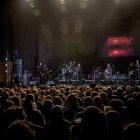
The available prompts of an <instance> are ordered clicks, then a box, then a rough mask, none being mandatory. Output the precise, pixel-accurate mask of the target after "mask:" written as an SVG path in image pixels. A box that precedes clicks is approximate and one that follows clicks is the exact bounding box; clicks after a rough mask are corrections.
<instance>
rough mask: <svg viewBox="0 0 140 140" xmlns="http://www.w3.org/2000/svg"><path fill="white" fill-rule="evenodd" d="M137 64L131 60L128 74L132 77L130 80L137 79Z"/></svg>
mask: <svg viewBox="0 0 140 140" xmlns="http://www.w3.org/2000/svg"><path fill="white" fill-rule="evenodd" d="M136 69H137V67H136V65H134V63H133V62H130V64H129V67H128V74H129V77H130V82H135V79H136Z"/></svg>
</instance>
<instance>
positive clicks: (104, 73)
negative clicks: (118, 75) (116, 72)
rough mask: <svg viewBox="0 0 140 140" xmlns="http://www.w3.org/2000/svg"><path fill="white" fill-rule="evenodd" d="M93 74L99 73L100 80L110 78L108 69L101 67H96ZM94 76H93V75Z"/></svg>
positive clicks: (110, 74) (110, 73)
mask: <svg viewBox="0 0 140 140" xmlns="http://www.w3.org/2000/svg"><path fill="white" fill-rule="evenodd" d="M94 75H99V76H100V80H110V79H112V72H111V71H110V70H109V69H105V70H103V69H101V68H100V67H97V68H96V69H95V70H94ZM93 77H95V76H93Z"/></svg>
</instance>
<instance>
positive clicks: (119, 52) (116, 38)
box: [99, 35, 140, 57]
mask: <svg viewBox="0 0 140 140" xmlns="http://www.w3.org/2000/svg"><path fill="white" fill-rule="evenodd" d="M138 47H139V46H138V45H137V43H135V37H134V36H133V35H109V36H106V37H104V38H102V40H101V45H100V49H99V55H100V56H101V57H124V56H137V55H139V52H140V51H139V48H138Z"/></svg>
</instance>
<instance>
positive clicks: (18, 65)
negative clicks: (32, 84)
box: [14, 59, 22, 74]
mask: <svg viewBox="0 0 140 140" xmlns="http://www.w3.org/2000/svg"><path fill="white" fill-rule="evenodd" d="M14 74H22V59H16V60H14Z"/></svg>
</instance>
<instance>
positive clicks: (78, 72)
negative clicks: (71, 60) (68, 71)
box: [76, 64, 81, 81]
mask: <svg viewBox="0 0 140 140" xmlns="http://www.w3.org/2000/svg"><path fill="white" fill-rule="evenodd" d="M77 80H79V81H80V80H81V65H80V64H78V65H77V78H76V81H77Z"/></svg>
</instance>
